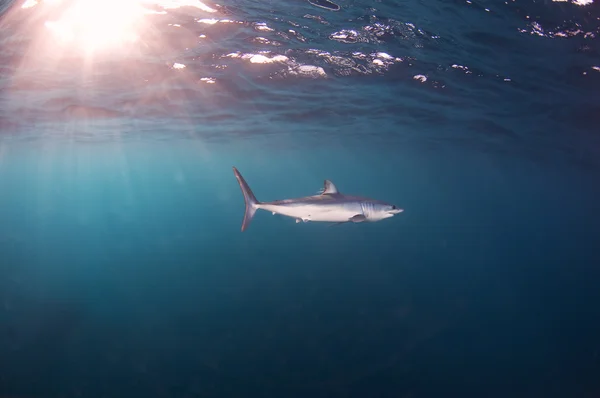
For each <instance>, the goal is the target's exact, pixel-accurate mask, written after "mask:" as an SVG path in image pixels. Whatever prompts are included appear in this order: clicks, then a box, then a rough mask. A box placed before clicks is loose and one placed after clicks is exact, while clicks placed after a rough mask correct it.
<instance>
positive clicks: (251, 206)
mask: <svg viewBox="0 0 600 398" xmlns="http://www.w3.org/2000/svg"><path fill="white" fill-rule="evenodd" d="M233 174H235V178H236V179H237V180H238V183H239V184H240V188H241V189H242V194H243V195H244V202H245V203H246V211H245V213H244V221H242V232H243V231H245V230H246V229H247V228H248V226H249V225H250V221H252V217H254V214H255V213H256V210H258V206H259V205H260V202H259V201H258V200H256V197H255V196H254V194H253V193H252V190H251V189H250V187H249V186H248V183H247V182H246V180H244V177H242V175H241V174H240V172H239V171H238V169H236V168H235V167H234V168H233Z"/></svg>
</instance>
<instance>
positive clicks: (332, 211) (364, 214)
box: [233, 167, 403, 231]
mask: <svg viewBox="0 0 600 398" xmlns="http://www.w3.org/2000/svg"><path fill="white" fill-rule="evenodd" d="M233 173H234V175H235V177H236V179H237V181H238V183H239V184H240V188H241V190H242V194H243V195H244V202H245V204H246V211H245V214H244V220H243V222H242V231H245V230H246V229H247V228H248V226H249V225H250V221H252V218H253V217H254V214H255V213H256V211H257V210H259V209H262V210H265V211H269V212H271V213H273V214H281V215H283V216H287V217H291V218H294V219H295V220H296V222H297V223H299V222H308V221H320V222H330V223H346V222H353V223H358V222H374V221H380V220H383V219H385V218H389V217H393V216H394V215H396V214H398V213H401V212H402V211H403V209H399V208H397V207H396V206H394V205H391V204H388V203H386V202H382V201H380V200H375V199H370V198H364V197H359V196H348V195H343V194H341V193H340V192H339V191H338V189H337V187H336V186H335V185H334V184H333V183H332V182H331V181H329V180H325V183H324V187H323V189H322V190H321V192H320V194H319V195H313V196H305V197H302V198H296V199H284V200H275V201H273V202H259V201H258V200H256V197H255V196H254V194H253V193H252V190H251V189H250V187H249V186H248V183H246V180H244V177H242V175H241V174H240V172H239V171H238V170H237V169H236V168H235V167H234V168H233Z"/></svg>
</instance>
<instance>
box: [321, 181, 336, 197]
mask: <svg viewBox="0 0 600 398" xmlns="http://www.w3.org/2000/svg"><path fill="white" fill-rule="evenodd" d="M336 193H339V191H338V190H337V188H336V187H335V185H334V184H333V182H331V181H329V180H325V182H324V184H323V190H322V191H321V195H335V194H336Z"/></svg>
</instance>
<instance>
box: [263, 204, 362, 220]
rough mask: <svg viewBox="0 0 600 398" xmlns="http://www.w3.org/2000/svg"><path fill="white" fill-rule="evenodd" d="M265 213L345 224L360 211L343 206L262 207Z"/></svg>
mask: <svg viewBox="0 0 600 398" xmlns="http://www.w3.org/2000/svg"><path fill="white" fill-rule="evenodd" d="M262 208H263V209H264V210H266V211H270V212H273V213H276V214H281V215H283V216H288V217H292V218H295V219H299V220H303V221H324V222H345V221H348V220H349V219H350V218H352V217H354V216H355V215H357V214H361V212H360V209H358V208H357V209H353V208H349V207H345V206H322V205H321V206H318V205H304V206H277V205H266V206H262Z"/></svg>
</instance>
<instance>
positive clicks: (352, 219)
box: [329, 214, 367, 227]
mask: <svg viewBox="0 0 600 398" xmlns="http://www.w3.org/2000/svg"><path fill="white" fill-rule="evenodd" d="M364 221H367V217H365V216H364V215H362V214H357V215H355V216H352V217H350V218H349V219H348V221H342V222H336V223H333V224H330V225H329V226H330V227H333V226H335V225H340V224H346V223H349V222H354V223H357V222H364Z"/></svg>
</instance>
